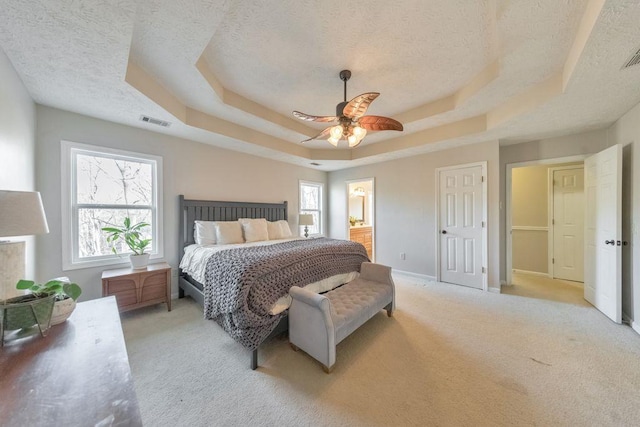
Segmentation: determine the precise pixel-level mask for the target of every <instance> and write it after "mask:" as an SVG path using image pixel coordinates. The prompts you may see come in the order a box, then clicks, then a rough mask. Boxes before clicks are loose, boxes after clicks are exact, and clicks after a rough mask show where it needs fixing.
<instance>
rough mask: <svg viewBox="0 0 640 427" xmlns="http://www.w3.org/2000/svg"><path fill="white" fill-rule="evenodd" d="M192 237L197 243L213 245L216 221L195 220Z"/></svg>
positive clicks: (214, 242)
mask: <svg viewBox="0 0 640 427" xmlns="http://www.w3.org/2000/svg"><path fill="white" fill-rule="evenodd" d="M193 239H194V240H195V242H196V243H197V244H199V245H215V244H216V221H195V226H194V232H193Z"/></svg>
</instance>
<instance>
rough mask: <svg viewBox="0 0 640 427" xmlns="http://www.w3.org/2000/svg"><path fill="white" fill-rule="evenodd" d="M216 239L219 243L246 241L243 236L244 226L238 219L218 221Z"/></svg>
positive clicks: (227, 243)
mask: <svg viewBox="0 0 640 427" xmlns="http://www.w3.org/2000/svg"><path fill="white" fill-rule="evenodd" d="M216 241H217V242H218V244H219V245H229V244H232V243H244V238H243V237H242V226H241V225H240V223H239V222H238V221H218V222H216Z"/></svg>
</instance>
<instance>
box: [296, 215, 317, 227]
mask: <svg viewBox="0 0 640 427" xmlns="http://www.w3.org/2000/svg"><path fill="white" fill-rule="evenodd" d="M298 225H313V215H311V214H300V216H299V217H298Z"/></svg>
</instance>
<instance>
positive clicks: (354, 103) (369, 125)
mask: <svg viewBox="0 0 640 427" xmlns="http://www.w3.org/2000/svg"><path fill="white" fill-rule="evenodd" d="M349 78H351V71H349V70H342V71H340V80H342V81H343V82H344V101H343V102H341V103H339V104H338V105H337V106H336V115H335V116H312V115H310V114H305V113H301V112H300V111H294V112H293V115H294V116H295V117H297V118H298V119H300V120H305V121H309V122H320V123H333V122H338V124H337V125H335V126H329V127H328V128H326V129H324V130H323V131H322V132H320V133H319V134H318V135H316V136H314V137H311V138H309V139H305V140H304V141H301V142H303V143H304V142H307V141H311V140H313V139H324V138H327V137H328V141H329V143H330V144H332V145H333V146H334V147H337V146H338V141H340V140H341V139H346V140H347V141H348V142H349V148H355V147H357V146H358V145H360V143H361V142H362V140H363V139H364V137H365V135H366V134H367V131H379V130H397V131H402V129H403V127H402V123H400V122H399V121H397V120H394V119H392V118H389V117H382V116H365V113H366V112H367V109H368V108H369V105H370V104H371V103H372V102H373V100H374V99H376V98H377V97H378V96H379V95H380V94H379V93H378V92H367V93H363V94H362V95H358V96H356V97H355V98H353V99H352V100H351V101H349V102H347V80H349Z"/></svg>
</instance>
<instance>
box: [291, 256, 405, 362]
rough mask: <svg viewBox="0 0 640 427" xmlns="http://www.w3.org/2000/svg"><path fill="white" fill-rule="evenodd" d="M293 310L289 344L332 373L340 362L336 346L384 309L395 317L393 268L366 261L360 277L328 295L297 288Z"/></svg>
mask: <svg viewBox="0 0 640 427" xmlns="http://www.w3.org/2000/svg"><path fill="white" fill-rule="evenodd" d="M289 294H290V295H291V297H292V302H291V307H290V308H289V341H290V342H291V346H292V347H293V349H294V350H298V349H302V350H304V351H305V352H306V353H308V354H309V355H310V356H311V357H313V358H314V359H316V360H317V361H319V362H320V363H322V366H323V369H324V370H325V372H327V373H330V372H331V370H332V369H333V365H334V364H335V362H336V345H337V344H338V343H339V342H340V341H342V340H343V339H345V338H346V337H348V336H349V335H350V334H351V333H352V332H353V331H355V330H356V329H358V328H359V327H360V326H361V325H362V324H364V323H365V322H366V321H367V320H369V319H371V318H372V317H373V316H374V315H375V314H376V313H378V312H379V311H380V310H382V309H385V310H387V315H388V316H389V317H391V315H392V313H393V310H394V308H395V287H394V284H393V279H392V278H391V268H390V267H387V266H384V265H380V264H372V263H370V262H363V263H362V267H361V270H360V276H359V277H358V278H357V279H355V280H353V281H351V282H349V283H346V284H344V285H342V286H341V287H339V288H336V289H334V290H332V291H330V292H327V293H326V294H322V295H320V294H316V293H313V292H311V291H309V290H306V289H303V288H299V287H293V288H291V289H290V290H289Z"/></svg>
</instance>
